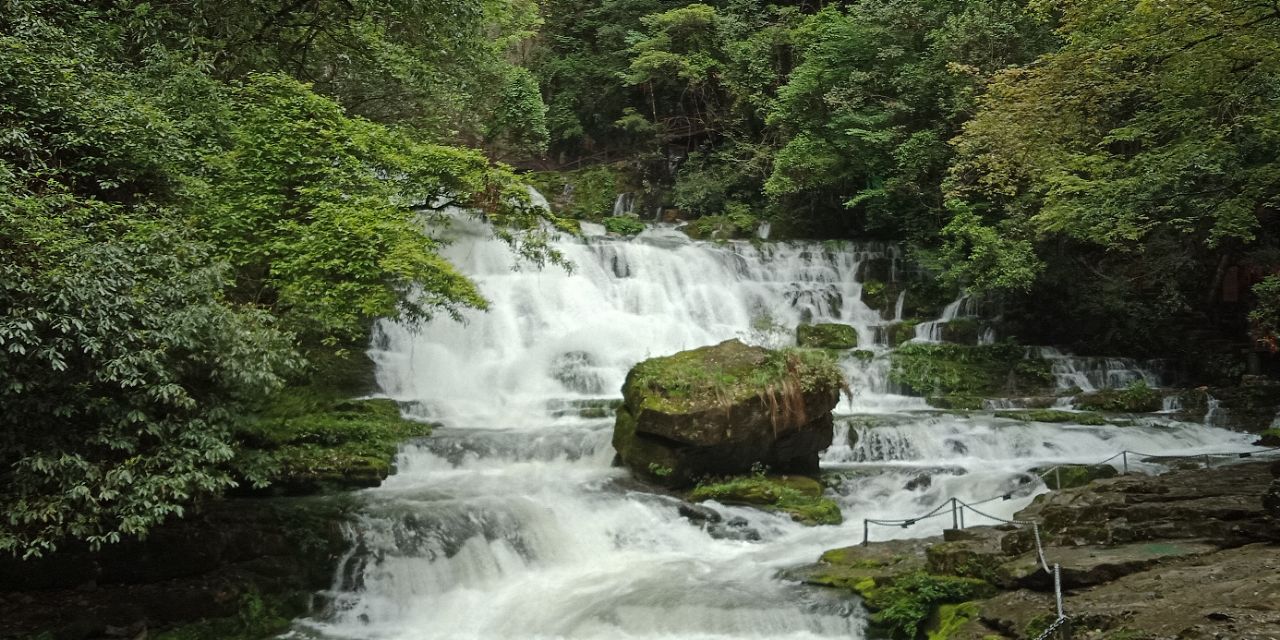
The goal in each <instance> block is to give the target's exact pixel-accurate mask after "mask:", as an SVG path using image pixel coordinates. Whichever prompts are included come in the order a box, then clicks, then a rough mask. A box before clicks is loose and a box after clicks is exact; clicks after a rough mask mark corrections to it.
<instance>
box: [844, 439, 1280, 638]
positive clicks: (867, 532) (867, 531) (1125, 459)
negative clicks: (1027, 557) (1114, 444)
mask: <svg viewBox="0 0 1280 640" xmlns="http://www.w3.org/2000/svg"><path fill="white" fill-rule="evenodd" d="M1275 451H1280V447H1267V448H1261V449H1256V450H1254V451H1233V452H1222V453H1198V454H1192V455H1187V456H1177V455H1155V454H1149V453H1142V452H1140V451H1132V450H1128V449H1126V450H1124V451H1121V452H1120V453H1117V454H1115V455H1113V456H1111V457H1109V458H1107V459H1105V460H1102V461H1100V462H1097V463H1094V464H1098V465H1101V464H1107V463H1109V462H1111V461H1112V460H1115V459H1116V458H1120V460H1121V465H1123V469H1124V473H1126V474H1127V473H1129V456H1130V454H1132V455H1134V456H1137V457H1139V458H1141V459H1150V458H1189V459H1194V458H1203V459H1204V464H1205V466H1206V467H1211V466H1212V460H1213V459H1214V458H1236V459H1244V458H1251V457H1253V456H1255V455H1260V454H1267V453H1272V452H1275ZM1081 464H1088V463H1072V464H1069V465H1054V466H1053V467H1050V468H1049V469H1047V470H1046V471H1044V472H1042V473H1040V474H1037V475H1038V477H1039V478H1040V479H1041V480H1043V479H1045V476H1047V475H1049V474H1050V473H1053V474H1054V475H1055V481H1056V485H1055V486H1056V488H1057V489H1061V488H1062V476H1061V473H1060V470H1061V468H1062V467H1063V466H1079V465H1081ZM1012 499H1013V494H1012V493H1003V494H1000V495H997V496H993V497H991V498H987V499H985V500H980V501H978V502H974V503H973V504H970V503H967V502H965V501H963V500H960V499H959V498H954V497H952V498H948V499H947V500H945V501H944V502H943V503H942V504H939V505H938V506H937V507H934V508H933V509H932V510H931V511H929V512H927V513H924V514H921V515H919V516H916V517H914V518H902V519H896V520H888V519H879V518H863V520H862V545H863V546H867V545H868V544H870V542H871V525H873V524H875V525H881V526H900V527H902V528H903V529H907V528H910V527H911V526H913V525H915V524H916V523H917V522H920V521H921V520H928V519H930V518H937V517H943V516H946V515H947V513H948V507H950V510H949V511H950V515H951V528H952V529H964V528H965V526H966V525H965V518H964V513H965V511H966V510H968V511H972V512H973V513H974V514H975V515H978V516H981V517H983V518H987V519H989V520H993V521H995V522H1000V523H1004V524H1011V525H1015V526H1022V527H1026V526H1029V527H1031V532H1032V535H1033V537H1034V539H1035V544H1036V559H1037V561H1038V562H1039V565H1040V568H1041V569H1042V570H1043V571H1044V572H1045V573H1046V574H1048V575H1050V576H1052V577H1053V595H1054V602H1055V605H1056V610H1057V614H1058V617H1057V618H1056V619H1055V620H1054V621H1053V622H1052V623H1051V624H1050V625H1049V626H1048V628H1046V629H1045V630H1044V631H1043V632H1042V633H1041V634H1040V635H1039V636H1037V637H1036V639H1035V640H1045V639H1046V638H1048V637H1049V636H1050V635H1051V634H1053V632H1054V631H1056V630H1057V629H1058V628H1059V627H1061V626H1062V625H1063V624H1065V623H1066V621H1067V619H1068V616H1067V615H1066V612H1065V611H1064V609H1063V601H1062V567H1061V566H1059V565H1058V564H1056V563H1055V564H1053V565H1052V566H1051V565H1050V564H1049V560H1048V558H1047V557H1046V556H1045V553H1044V543H1043V541H1042V539H1041V536H1040V525H1039V523H1037V522H1034V521H1030V520H1011V519H1008V518H1001V517H999V516H995V515H992V514H990V513H987V512H985V511H981V510H979V509H978V508H977V506H978V505H983V504H986V503H989V502H995V501H996V500H1001V501H1007V500H1012Z"/></svg>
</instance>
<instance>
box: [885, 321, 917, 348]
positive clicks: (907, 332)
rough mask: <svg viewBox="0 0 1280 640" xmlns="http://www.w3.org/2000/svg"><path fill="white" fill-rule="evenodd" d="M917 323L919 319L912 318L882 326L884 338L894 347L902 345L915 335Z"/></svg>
mask: <svg viewBox="0 0 1280 640" xmlns="http://www.w3.org/2000/svg"><path fill="white" fill-rule="evenodd" d="M917 324H920V321H918V320H914V319H912V320H903V321H901V322H894V323H892V324H890V325H888V326H886V327H885V328H884V339H885V341H886V342H888V343H889V344H891V345H893V346H895V347H898V346H902V345H904V344H906V343H907V342H908V341H910V340H911V339H912V338H914V337H916V325H917Z"/></svg>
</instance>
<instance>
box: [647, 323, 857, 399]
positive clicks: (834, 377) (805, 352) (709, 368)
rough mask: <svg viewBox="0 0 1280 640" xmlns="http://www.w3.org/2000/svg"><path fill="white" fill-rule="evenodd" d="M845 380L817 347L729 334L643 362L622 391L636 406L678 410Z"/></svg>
mask: <svg viewBox="0 0 1280 640" xmlns="http://www.w3.org/2000/svg"><path fill="white" fill-rule="evenodd" d="M711 354H715V355H714V356H713V355H711ZM844 386H845V383H844V374H843V373H842V372H841V371H840V367H839V366H837V365H836V363H835V361H834V360H833V359H832V358H831V356H830V355H828V354H827V353H825V352H823V351H821V350H815V349H781V350H778V351H766V350H762V349H756V348H752V347H748V346H747V345H745V344H743V343H741V342H738V341H736V340H731V341H729V342H727V343H722V344H720V345H716V346H714V347H703V348H700V349H692V350H690V351H682V352H680V353H677V354H675V355H672V356H666V357H662V358H651V359H649V360H645V361H644V362H641V363H640V364H638V365H636V366H635V367H634V368H633V369H632V370H631V373H630V374H628V376H627V381H626V384H624V385H623V388H622V395H623V397H624V398H625V399H626V403H627V405H629V406H631V407H633V408H635V409H645V408H647V409H653V410H655V411H660V412H663V413H682V412H687V411H691V410H695V409H703V408H708V407H716V406H727V405H729V404H732V403H736V402H742V401H744V400H748V399H750V398H753V397H756V396H757V395H758V394H760V393H761V392H762V390H763V391H768V390H773V391H774V392H782V391H784V390H786V389H797V390H799V391H801V392H810V391H816V390H822V389H839V388H843V387H844Z"/></svg>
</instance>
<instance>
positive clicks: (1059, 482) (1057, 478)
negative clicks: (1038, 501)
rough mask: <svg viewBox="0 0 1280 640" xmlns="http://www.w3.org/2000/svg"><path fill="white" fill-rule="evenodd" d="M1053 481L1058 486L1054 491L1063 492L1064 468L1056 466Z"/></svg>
mask: <svg viewBox="0 0 1280 640" xmlns="http://www.w3.org/2000/svg"><path fill="white" fill-rule="evenodd" d="M1053 481H1054V483H1056V485H1057V486H1055V487H1054V488H1053V490H1054V491H1062V467H1061V466H1056V467H1054V468H1053Z"/></svg>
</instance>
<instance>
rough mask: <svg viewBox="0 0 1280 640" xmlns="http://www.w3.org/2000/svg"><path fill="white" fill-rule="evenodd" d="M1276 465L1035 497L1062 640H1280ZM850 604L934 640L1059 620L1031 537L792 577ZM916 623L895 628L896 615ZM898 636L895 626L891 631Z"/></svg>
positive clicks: (1006, 533)
mask: <svg viewBox="0 0 1280 640" xmlns="http://www.w3.org/2000/svg"><path fill="white" fill-rule="evenodd" d="M1275 476H1280V463H1276V462H1272V463H1268V462H1247V463H1240V464H1228V465H1224V466H1218V467H1216V468H1203V469H1192V470H1183V471H1174V472H1171V473H1167V474H1163V475H1157V476H1147V475H1125V476H1121V477H1116V478H1109V479H1102V480H1097V481H1094V482H1093V483H1090V484H1089V485H1087V486H1084V487H1079V488H1073V489H1065V490H1062V491H1057V492H1052V493H1048V494H1044V495H1042V496H1040V497H1039V498H1037V499H1036V501H1035V502H1033V503H1032V504H1031V505H1030V506H1029V507H1027V508H1026V509H1024V510H1022V511H1020V512H1019V513H1018V514H1016V516H1015V519H1016V520H1019V521H1027V522H1036V523H1039V527H1040V533H1041V538H1042V541H1043V543H1044V546H1043V549H1044V556H1045V558H1046V559H1047V561H1048V562H1049V563H1051V564H1058V565H1060V567H1061V577H1062V586H1063V589H1064V611H1065V614H1066V615H1067V616H1068V619H1067V621H1066V622H1065V624H1063V625H1062V630H1061V631H1059V632H1056V633H1057V634H1058V635H1057V636H1051V637H1058V638H1077V639H1090V640H1093V639H1098V640H1102V639H1106V640H1165V639H1169V640H1173V639H1177V640H1200V639H1205V640H1207V639H1210V638H1213V639H1223V640H1228V639H1229V640H1275V639H1276V638H1280V527H1278V526H1277V524H1278V522H1280V521H1278V520H1277V516H1278V515H1280V508H1278V507H1280V505H1278V504H1276V502H1275V501H1274V500H1272V499H1271V498H1267V500H1266V501H1265V504H1264V499H1263V497H1264V495H1267V496H1270V495H1274V491H1275V487H1276V486H1277V485H1280V479H1276V477H1275ZM788 575H789V577H791V578H794V579H797V580H800V581H802V582H805V583H808V584H811V585H820V586H825V587H832V588H838V589H845V590H848V591H851V592H853V593H856V594H858V595H859V596H860V597H861V598H862V600H863V601H864V603H865V604H866V605H867V606H868V608H869V609H872V610H873V611H874V612H875V613H874V615H873V620H875V621H877V622H878V623H879V624H880V625H881V626H882V627H885V629H884V630H885V631H886V632H889V633H894V634H896V635H899V636H901V637H925V636H926V635H927V637H928V638H929V640H944V639H946V640H995V639H1016V640H1024V639H1030V638H1036V637H1038V636H1039V635H1040V634H1041V633H1042V632H1043V631H1044V630H1045V629H1046V628H1047V627H1048V625H1049V624H1051V623H1052V622H1053V621H1054V620H1055V618H1056V612H1055V603H1054V590H1053V580H1052V578H1051V576H1050V575H1049V574H1048V573H1047V572H1045V571H1044V570H1043V569H1042V568H1041V567H1040V564H1039V561H1038V555H1037V553H1036V543H1035V539H1034V534H1033V532H1032V530H1031V529H1030V528H1029V527H1027V526H1013V525H1005V526H1001V527H975V528H972V529H965V530H949V531H947V532H946V534H945V535H944V536H941V537H935V538H927V539H914V540H897V541H889V542H873V543H871V544H869V545H867V546H854V547H848V548H844V549H836V550H832V551H829V552H827V553H826V554H824V555H823V557H822V559H821V560H820V561H819V562H818V563H816V564H814V565H811V566H807V567H802V568H798V569H796V570H794V571H791V572H789V574H788ZM913 607H914V608H915V610H916V613H917V614H918V615H916V616H915V617H914V618H911V619H909V620H908V621H907V622H908V623H910V624H912V625H915V626H912V627H911V628H903V624H904V623H903V621H902V615H901V614H902V611H903V610H904V609H911V608H913ZM895 625H896V626H895Z"/></svg>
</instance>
